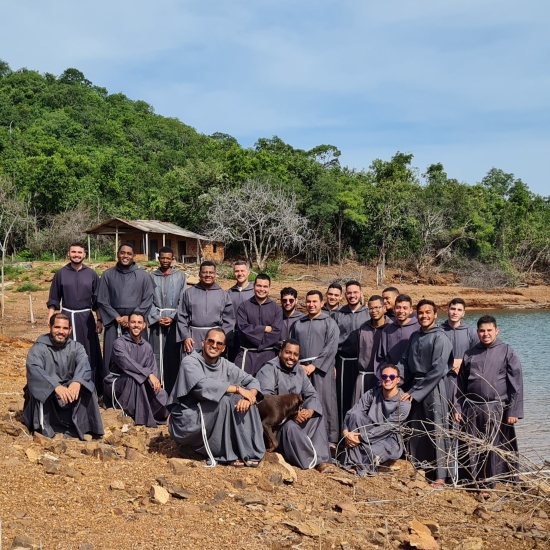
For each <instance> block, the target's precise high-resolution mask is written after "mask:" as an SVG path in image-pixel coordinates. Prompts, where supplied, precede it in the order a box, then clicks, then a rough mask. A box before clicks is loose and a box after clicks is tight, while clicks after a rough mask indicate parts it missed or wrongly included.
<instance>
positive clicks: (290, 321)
mask: <svg viewBox="0 0 550 550" xmlns="http://www.w3.org/2000/svg"><path fill="white" fill-rule="evenodd" d="M303 317H305V316H304V314H303V313H300V312H299V311H298V310H296V309H295V310H294V311H293V312H292V314H291V315H289V316H288V317H285V313H284V311H283V325H282V327H281V339H280V342H279V347H280V345H281V344H282V343H283V342H284V341H285V340H288V339H289V338H290V331H291V329H292V325H294V323H295V322H296V321H298V320H299V319H302V318H303Z"/></svg>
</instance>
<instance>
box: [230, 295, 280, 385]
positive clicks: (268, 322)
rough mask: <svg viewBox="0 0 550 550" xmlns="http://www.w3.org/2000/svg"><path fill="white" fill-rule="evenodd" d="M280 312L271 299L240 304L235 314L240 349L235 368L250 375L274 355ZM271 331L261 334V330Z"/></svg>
mask: <svg viewBox="0 0 550 550" xmlns="http://www.w3.org/2000/svg"><path fill="white" fill-rule="evenodd" d="M282 324H283V312H282V310H281V308H280V307H279V306H278V305H277V304H276V303H275V302H274V301H273V300H272V299H271V298H267V300H266V301H265V302H264V303H263V304H259V303H258V302H257V301H256V297H255V296H253V297H252V298H250V300H247V301H246V302H243V303H242V304H241V305H240V306H239V311H238V312H237V333H238V335H239V344H240V346H241V349H240V351H239V353H238V354H237V357H236V358H235V365H237V367H240V368H241V369H243V370H244V371H245V372H247V373H248V374H251V375H252V376H254V375H255V374H256V373H257V372H258V371H259V370H260V368H261V366H262V365H263V364H264V363H267V362H268V361H270V360H271V359H273V357H274V356H275V355H277V348H276V345H277V343H278V342H279V341H280V339H281V327H282ZM267 326H269V327H271V332H265V327H267Z"/></svg>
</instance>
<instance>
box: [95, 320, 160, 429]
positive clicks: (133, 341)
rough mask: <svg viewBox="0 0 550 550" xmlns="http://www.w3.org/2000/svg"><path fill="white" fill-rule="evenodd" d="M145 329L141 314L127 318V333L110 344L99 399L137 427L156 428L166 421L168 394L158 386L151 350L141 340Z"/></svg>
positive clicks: (147, 343) (149, 346)
mask: <svg viewBox="0 0 550 550" xmlns="http://www.w3.org/2000/svg"><path fill="white" fill-rule="evenodd" d="M146 326H147V325H146V323H145V318H144V316H143V314H142V313H136V312H134V313H131V314H130V315H129V316H128V333H127V334H123V335H122V336H121V337H120V338H117V339H116V340H115V342H114V344H113V350H112V352H111V365H110V371H111V372H110V373H109V374H108V375H107V376H106V377H105V387H104V389H105V391H104V393H103V399H104V401H105V404H106V405H107V406H111V407H114V408H115V409H118V408H120V409H122V410H123V411H124V413H125V414H127V415H128V416H131V417H132V418H133V419H134V422H135V423H136V424H137V425H139V426H147V427H149V428H156V427H157V425H158V424H164V423H165V422H166V419H167V418H168V409H167V408H166V402H167V401H168V395H167V393H166V392H165V391H164V390H163V389H162V388H161V387H160V381H159V379H158V368H157V363H156V361H155V355H154V353H153V348H152V347H151V344H149V342H146V341H145V340H144V339H143V338H142V337H141V333H142V331H143V330H144V329H145V327H146Z"/></svg>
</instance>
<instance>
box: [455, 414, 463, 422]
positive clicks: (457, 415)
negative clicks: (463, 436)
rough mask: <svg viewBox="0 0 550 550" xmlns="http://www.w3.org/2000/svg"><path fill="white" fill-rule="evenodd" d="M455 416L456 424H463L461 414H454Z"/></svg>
mask: <svg viewBox="0 0 550 550" xmlns="http://www.w3.org/2000/svg"><path fill="white" fill-rule="evenodd" d="M453 416H454V418H455V422H462V415H461V414H460V413H454V414H453Z"/></svg>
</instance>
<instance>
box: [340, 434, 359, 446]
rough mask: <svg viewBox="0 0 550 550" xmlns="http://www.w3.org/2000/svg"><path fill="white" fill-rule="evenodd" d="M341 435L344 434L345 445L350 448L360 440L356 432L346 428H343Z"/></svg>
mask: <svg viewBox="0 0 550 550" xmlns="http://www.w3.org/2000/svg"><path fill="white" fill-rule="evenodd" d="M342 435H343V436H344V440H345V443H346V447H349V448H350V449H353V447H357V445H359V443H360V442H361V441H360V439H359V433H358V432H349V431H348V430H344V432H343V434H342Z"/></svg>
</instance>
